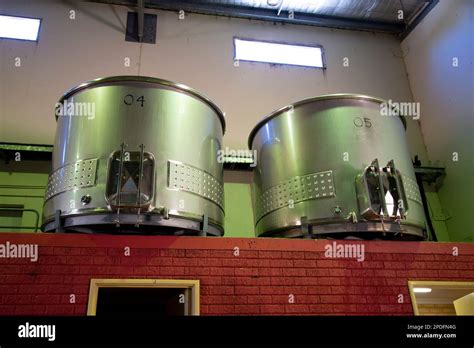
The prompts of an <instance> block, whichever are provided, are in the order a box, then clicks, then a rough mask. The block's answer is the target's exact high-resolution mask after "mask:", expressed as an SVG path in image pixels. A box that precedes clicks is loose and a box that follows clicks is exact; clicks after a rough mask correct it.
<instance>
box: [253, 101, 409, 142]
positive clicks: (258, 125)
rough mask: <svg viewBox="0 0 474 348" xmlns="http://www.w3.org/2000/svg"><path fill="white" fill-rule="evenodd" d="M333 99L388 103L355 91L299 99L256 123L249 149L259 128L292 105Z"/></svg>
mask: <svg viewBox="0 0 474 348" xmlns="http://www.w3.org/2000/svg"><path fill="white" fill-rule="evenodd" d="M331 99H362V100H368V101H374V102H378V103H380V104H381V103H387V101H386V100H385V99H382V98H378V97H373V96H370V95H364V94H355V93H337V94H325V95H320V96H317V97H311V98H306V99H303V100H300V101H297V102H295V103H293V104H288V105H285V106H283V107H281V108H279V109H277V110H275V111H273V112H271V113H270V114H268V115H267V116H265V117H264V118H263V119H261V120H260V121H259V122H258V123H257V124H256V125H255V127H253V129H252V131H251V132H250V134H249V137H248V147H249V149H252V142H253V139H254V137H255V134H256V133H257V132H258V131H259V129H260V128H261V127H262V126H263V125H264V124H265V123H267V122H268V121H270V120H271V119H273V118H275V117H277V116H279V115H281V114H282V113H283V112H285V111H287V110H288V109H290V108H291V107H293V108H294V107H297V106H300V105H304V104H308V103H312V102H315V101H321V100H331ZM399 119H400V121H402V124H403V128H404V129H405V130H406V129H407V124H406V120H405V119H403V117H400V116H399Z"/></svg>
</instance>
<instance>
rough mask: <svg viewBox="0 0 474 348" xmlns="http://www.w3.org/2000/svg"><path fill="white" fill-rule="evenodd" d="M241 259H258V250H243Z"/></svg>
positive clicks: (240, 254)
mask: <svg viewBox="0 0 474 348" xmlns="http://www.w3.org/2000/svg"><path fill="white" fill-rule="evenodd" d="M239 257H245V258H247V259H258V251H257V250H242V249H240V251H239Z"/></svg>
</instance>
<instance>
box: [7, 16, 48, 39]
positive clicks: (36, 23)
mask: <svg viewBox="0 0 474 348" xmlns="http://www.w3.org/2000/svg"><path fill="white" fill-rule="evenodd" d="M40 23H41V19H38V18H25V17H14V16H4V15H0V39H17V40H28V41H38V33H39V28H40Z"/></svg>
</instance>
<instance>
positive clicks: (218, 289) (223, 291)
mask: <svg viewBox="0 0 474 348" xmlns="http://www.w3.org/2000/svg"><path fill="white" fill-rule="evenodd" d="M202 289H203V292H204V293H206V292H205V291H206V290H207V293H208V294H209V295H234V292H235V291H234V287H233V286H224V285H223V286H212V287H208V289H206V290H205V287H202Z"/></svg>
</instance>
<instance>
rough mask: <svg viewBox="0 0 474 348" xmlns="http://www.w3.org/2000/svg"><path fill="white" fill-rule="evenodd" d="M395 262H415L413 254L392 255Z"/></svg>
mask: <svg viewBox="0 0 474 348" xmlns="http://www.w3.org/2000/svg"><path fill="white" fill-rule="evenodd" d="M392 259H393V260H394V261H413V259H414V257H413V255H412V254H392Z"/></svg>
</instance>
